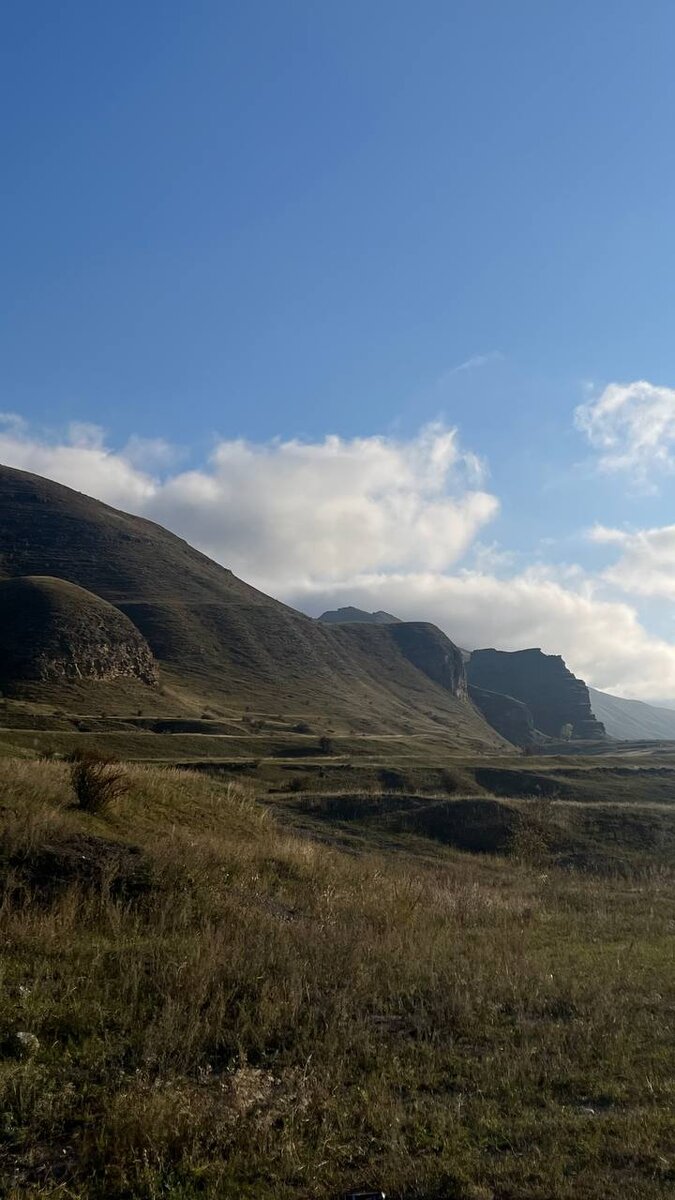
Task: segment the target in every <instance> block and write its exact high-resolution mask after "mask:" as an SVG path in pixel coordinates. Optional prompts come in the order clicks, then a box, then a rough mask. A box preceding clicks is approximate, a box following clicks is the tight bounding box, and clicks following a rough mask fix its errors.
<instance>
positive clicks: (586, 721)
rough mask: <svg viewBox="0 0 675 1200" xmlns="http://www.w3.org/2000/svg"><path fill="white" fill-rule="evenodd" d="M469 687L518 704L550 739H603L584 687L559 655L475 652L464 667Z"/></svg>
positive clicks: (537, 727) (533, 651)
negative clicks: (568, 735) (506, 698)
mask: <svg viewBox="0 0 675 1200" xmlns="http://www.w3.org/2000/svg"><path fill="white" fill-rule="evenodd" d="M467 674H468V678H469V683H470V684H471V686H472V687H476V688H481V689H484V690H486V691H490V692H498V693H499V694H501V695H503V696H512V697H514V698H515V699H516V700H520V701H521V702H522V703H523V704H525V705H526V706H527V708H528V709H529V711H530V713H531V715H532V719H533V721H534V725H535V728H536V729H538V730H540V731H541V732H542V733H545V734H548V736H549V737H553V738H559V737H561V736H565V733H566V729H567V727H568V726H569V727H571V736H572V737H573V738H581V739H586V740H591V739H598V738H604V737H606V733H605V728H604V725H602V723H601V722H600V721H598V720H596V718H595V716H594V715H593V710H592V708H591V701H590V696H589V693H588V688H587V687H586V684H585V683H584V682H583V680H581V679H577V678H576V676H575V675H573V674H572V672H571V671H569V670H568V668H567V667H566V666H565V663H564V662H563V659H562V658H561V656H560V655H559V654H543V653H542V651H541V650H538V649H532V650H514V651H506V650H474V651H473V653H472V655H471V658H470V660H469V663H468V667H467Z"/></svg>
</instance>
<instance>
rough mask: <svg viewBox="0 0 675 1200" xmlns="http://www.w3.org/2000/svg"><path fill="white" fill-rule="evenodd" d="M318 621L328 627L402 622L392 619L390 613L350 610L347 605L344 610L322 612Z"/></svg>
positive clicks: (360, 609) (359, 609)
mask: <svg viewBox="0 0 675 1200" xmlns="http://www.w3.org/2000/svg"><path fill="white" fill-rule="evenodd" d="M318 620H319V621H324V622H325V623H326V624H328V625H350V624H352V622H354V621H356V622H358V623H360V624H366V625H400V624H402V622H401V621H400V620H399V618H398V617H392V615H391V613H387V612H382V611H381V610H380V612H374V613H369V612H365V611H364V609H362V608H352V606H351V605H348V606H347V607H346V608H335V609H332V610H330V609H329V610H328V612H324V613H322V614H321V616H320V617H319V618H318Z"/></svg>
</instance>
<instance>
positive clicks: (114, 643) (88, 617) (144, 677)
mask: <svg viewBox="0 0 675 1200" xmlns="http://www.w3.org/2000/svg"><path fill="white" fill-rule="evenodd" d="M0 679H2V682H3V684H4V685H5V686H6V685H8V684H9V685H11V684H13V683H30V682H49V681H52V682H54V681H59V680H66V679H69V680H104V681H105V680H114V679H137V680H140V681H141V682H142V683H146V684H154V683H156V682H157V667H156V664H155V661H154V659H153V656H152V654H151V652H150V649H149V647H148V644H147V642H146V641H145V639H144V638H143V636H142V634H141V633H140V632H139V631H138V629H136V627H135V625H133V623H132V622H131V621H130V620H129V618H128V617H126V616H125V615H124V613H121V612H120V611H119V609H117V608H115V607H114V606H113V605H112V604H108V603H107V601H105V600H101V598H100V597H99V596H95V595H93V594H92V593H91V592H88V591H86V590H85V589H84V588H81V587H77V585H76V584H74V583H66V582H65V581H64V580H63V579H52V578H50V577H48V576H21V577H19V578H17V579H5V580H2V581H1V582H0Z"/></svg>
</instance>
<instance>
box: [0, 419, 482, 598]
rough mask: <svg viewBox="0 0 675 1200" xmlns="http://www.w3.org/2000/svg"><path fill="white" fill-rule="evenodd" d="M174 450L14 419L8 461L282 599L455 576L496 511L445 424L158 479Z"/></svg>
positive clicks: (239, 445) (237, 455)
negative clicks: (383, 577)
mask: <svg viewBox="0 0 675 1200" xmlns="http://www.w3.org/2000/svg"><path fill="white" fill-rule="evenodd" d="M168 451H169V448H168V447H166V445H165V443H163V442H159V443H156V442H150V443H148V442H145V443H144V442H142V441H139V439H131V440H130V442H129V443H128V444H127V446H126V447H125V448H124V449H122V450H121V451H117V452H114V451H112V450H110V449H108V448H107V447H106V445H105V440H104V436H103V434H102V432H101V430H99V429H96V428H94V427H89V426H87V427H83V426H77V427H71V429H70V430H69V431H68V435H67V437H65V438H64V439H60V440H58V439H57V440H53V439H52V440H50V439H47V438H38V437H35V436H32V435H31V434H30V432H29V431H28V430H27V429H26V428H25V427H23V426H21V425H17V424H16V423H14V424H12V423H10V424H9V425H8V426H7V427H6V428H5V430H4V431H2V432H0V459H1V460H2V461H3V462H5V463H8V464H9V465H11V466H16V467H21V468H23V469H25V470H28V471H34V472H36V473H38V474H41V475H47V476H48V477H49V478H51V479H56V480H58V481H59V482H60V483H66V484H68V485H70V486H71V487H75V488H78V489H80V490H81V491H84V492H87V493H89V494H90V495H92V496H96V497H97V498H99V499H101V500H105V501H106V502H108V503H110V504H115V505H119V506H120V507H123V508H124V507H126V508H127V509H131V510H132V511H134V512H138V513H142V514H143V515H144V516H149V517H152V518H153V519H155V520H157V521H160V522H162V523H163V524H166V525H168V526H169V527H170V528H171V529H173V530H175V531H176V532H178V533H180V534H182V536H183V537H186V538H188V540H190V541H191V542H193V543H194V544H195V545H197V546H199V548H200V549H202V550H204V551H205V552H206V553H208V554H211V555H212V556H213V557H214V558H217V559H218V560H219V561H220V562H224V563H226V564H227V565H228V566H230V567H231V568H232V569H233V570H234V571H236V572H237V573H238V574H242V575H244V576H245V577H247V578H248V579H252V580H253V581H255V582H257V583H259V584H260V585H261V586H268V587H270V588H272V589H274V588H276V589H277V590H278V589H279V588H281V587H283V586H286V585H288V584H291V583H294V582H296V581H297V580H298V578H308V579H319V580H320V579H325V580H332V579H342V578H345V577H348V576H350V575H353V574H354V573H358V572H359V571H363V570H389V569H396V568H400V567H406V568H408V569H410V568H416V569H423V570H424V569H428V570H435V571H443V570H445V569H447V568H448V567H449V566H450V565H451V564H453V563H454V562H456V561H457V560H458V559H459V558H461V556H462V555H463V554H464V553H465V551H466V550H467V548H468V547H469V546H470V544H471V542H472V541H473V539H474V538H475V537H476V535H477V534H478V532H479V531H480V530H481V529H482V527H483V526H484V525H485V524H486V523H488V522H489V521H490V520H491V519H492V518H493V517H494V516H495V514H496V512H497V509H498V502H497V499H496V497H495V496H493V495H492V494H491V493H490V492H488V491H486V490H485V488H484V486H483V481H484V477H485V467H484V465H483V464H482V462H481V460H480V459H479V458H478V457H477V456H476V455H475V454H472V453H471V452H470V451H465V450H463V449H462V447H461V446H460V443H459V439H458V436H457V431H456V430H454V429H448V428H445V427H443V426H442V425H440V424H432V425H428V426H426V427H425V428H424V429H422V430H421V432H420V433H419V434H418V435H417V436H416V437H413V438H411V439H409V440H407V441H406V440H402V439H394V438H385V437H365V438H351V439H344V438H339V437H326V438H325V439H324V440H323V441H321V442H316V443H307V442H300V441H296V440H293V441H275V442H271V443H268V444H262V445H259V444H252V443H249V442H245V441H241V440H235V441H221V442H219V443H218V444H217V445H216V446H215V448H214V450H213V452H212V454H211V457H210V459H209V461H208V463H207V464H206V465H205V466H204V467H203V468H201V469H199V470H193V471H183V472H178V473H174V474H171V473H169V474H166V473H165V474H163V475H161V474H151V473H150V472H151V470H154V471H155V472H157V469H158V465H161V462H162V460H163V459H164V460H166V456H167V453H168ZM141 463H144V464H145V469H143V467H142V466H141V465H140V464H141Z"/></svg>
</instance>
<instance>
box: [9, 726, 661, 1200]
mask: <svg viewBox="0 0 675 1200" xmlns="http://www.w3.org/2000/svg"><path fill="white" fill-rule="evenodd" d="M26 752H27V748H26ZM124 770H125V773H126V778H127V782H128V792H127V794H126V795H124V796H122V797H120V798H119V799H118V800H117V801H115V802H114V803H113V804H112V805H111V806H110V807H109V808H108V809H107V810H105V811H104V812H102V813H99V814H97V815H95V814H92V813H87V812H83V811H81V809H79V808H78V807H77V806H76V804H75V796H74V793H73V791H72V788H71V783H70V767H69V765H68V764H67V763H65V762H61V761H45V760H44V759H40V758H34V759H30V758H24V759H19V758H15V757H6V758H4V759H2V760H0V828H1V839H0V847H1V850H0V884H1V896H0V936H1V937H2V946H3V956H2V989H1V991H0V1039H1V1047H0V1049H1V1054H0V1190H1V1191H2V1194H3V1195H6V1196H8V1197H9V1198H10V1200H19V1198H22V1200H23V1198H24V1197H34V1198H38V1197H39V1198H40V1200H47V1198H49V1200H55V1198H56V1197H58V1198H59V1200H84V1198H85V1197H87V1198H89V1197H91V1198H99V1197H101V1198H103V1197H118V1198H120V1200H122V1198H127V1200H159V1198H160V1197H161V1198H168V1200H197V1198H202V1197H203V1198H205V1200H210V1198H213V1200H215V1198H216V1197H218V1198H232V1200H235V1198H240V1197H241V1198H246V1197H249V1198H251V1200H253V1198H256V1200H273V1198H274V1200H284V1198H286V1197H288V1198H290V1197H300V1198H306V1200H309V1198H310V1197H317V1198H326V1200H328V1198H330V1197H337V1196H339V1195H341V1194H343V1193H344V1192H345V1191H346V1190H347V1188H348V1187H352V1186H354V1187H357V1186H369V1187H379V1188H382V1189H383V1190H384V1191H385V1192H386V1193H387V1196H388V1197H396V1198H399V1200H413V1198H416V1200H442V1198H445V1200H491V1198H492V1200H657V1198H665V1197H666V1196H670V1195H672V1191H673V1187H674V1185H675V1163H674V1161H673V1157H672V1150H673V1141H674V1139H673V1130H674V1124H673V1101H674V1099H675V1093H674V1090H673V1089H674V1084H673V1080H674V1077H675V1069H674V1068H675V1054H674V1049H673V1038H672V1022H673V1015H674V1013H675V977H674V972H673V957H672V947H673V941H672V939H673V932H674V931H675V879H674V876H673V872H672V867H669V865H668V854H663V853H661V852H660V851H659V847H661V848H663V847H664V846H665V845H666V841H665V840H664V839H667V836H669V834H668V830H667V829H666V824H665V818H664V812H665V811H666V808H667V805H666V801H665V796H664V794H661V793H659V794H658V795H657V796H656V801H655V808H654V813H655V816H654V817H653V820H654V821H656V822H657V826H656V827H655V826H654V825H653V821H652V817H649V819H647V818H644V819H643V821H642V824H640V822H639V821H637V823H636V821H633V823H632V824H631V822H630V821H628V824H627V825H626V826H623V825H622V826H621V827H619V826H618V825H617V824H616V822H614V823H612V822H611V821H610V823H609V825H602V836H603V837H605V838H610V839H611V838H617V837H618V838H619V839H620V838H621V837H622V836H623V837H628V838H629V839H630V838H633V839H634V840H635V845H634V846H633V847H632V850H631V853H627V854H626V855H624V856H623V858H622V862H623V864H624V866H623V869H622V870H618V869H616V866H617V859H616V856H615V855H613V854H610V855H609V858H608V860H607V861H606V862H605V863H603V864H599V863H598V862H597V861H596V860H595V859H592V861H589V860H588V858H587V856H586V858H585V859H584V869H583V870H580V869H577V868H576V867H575V866H574V863H573V862H572V863H571V864H570V862H568V863H567V865H566V866H564V867H563V866H561V865H560V862H559V861H558V858H557V857H556V855H555V854H554V853H553V850H552V842H550V840H549V839H548V838H547V837H546V836H543V835H542V828H544V829H548V828H549V826H548V825H546V822H547V821H549V819H550V811H549V810H548V809H547V808H546V804H545V802H542V803H541V804H539V809H538V810H537V820H536V821H535V822H534V823H532V822H529V823H528V821H526V820H523V821H522V822H521V823H520V824H519V823H518V820H517V815H518V812H519V811H520V810H519V808H518V802H517V801H513V802H511V803H510V804H509V805H507V808H508V812H509V813H510V814H511V816H510V819H511V820H516V824H515V825H511V826H509V828H508V829H507V835H508V836H507V837H506V840H505V841H504V842H503V844H500V845H498V846H492V847H491V849H492V852H491V853H489V854H488V853H469V852H467V851H462V850H460V849H458V848H457V847H456V846H450V845H448V844H447V841H448V839H447V838H445V835H444V833H443V831H444V830H447V829H449V828H453V826H452V825H451V824H450V825H448V820H449V817H451V816H452V811H455V810H452V811H451V810H450V809H449V808H448V805H451V804H452V803H453V801H452V800H448V799H447V797H446V798H445V799H442V798H439V797H436V798H435V799H434V798H433V797H427V798H426V799H427V803H426V805H425V804H421V803H417V804H415V803H413V804H409V805H407V804H406V803H405V802H404V800H403V799H402V797H401V794H400V792H399V795H398V800H396V801H395V803H393V804H388V803H385V802H384V801H382V800H381V798H380V799H378V798H377V797H376V798H375V800H373V797H372V796H371V797H370V801H369V800H368V797H367V796H366V797H365V798H364V797H361V799H360V801H359V802H355V803H352V804H351V805H350V804H346V803H345V796H344V794H343V795H342V797H338V799H337V802H335V801H331V800H330V798H326V797H323V798H321V797H318V798H316V797H315V798H312V797H311V796H309V795H306V796H303V794H302V792H301V790H300V786H298V787H295V788H292V789H291V790H290V791H288V792H287V794H286V795H284V793H283V792H282V793H280V792H279V791H278V789H277V790H276V791H274V790H273V791H272V793H268V791H267V788H264V789H262V791H263V792H264V796H263V798H264V799H265V803H261V802H260V801H259V800H258V799H257V798H256V794H255V791H254V790H253V788H252V787H251V786H250V785H242V784H236V783H232V782H227V781H226V780H224V779H221V778H217V777H211V776H208V775H206V774H202V775H200V774H197V773H195V772H193V771H181V770H175V769H170V768H166V767H148V766H142V765H138V764H137V765H129V766H127V767H126V768H124ZM459 773H460V775H461V771H460V772H459ZM603 778H605V777H603ZM654 778H655V780H656V781H657V784H658V781H659V780H661V777H660V776H658V775H657V776H655V777H654ZM612 779H613V783H612V781H611V780H610V783H609V784H608V783H607V779H606V778H605V785H606V786H607V787H612V788H615V786H617V785H618V786H619V789H620V794H619V796H618V802H619V803H621V804H624V805H625V804H626V803H627V802H628V794H629V788H630V784H631V780H630V777H628V778H625V777H624V776H623V775H616V776H613V777H612ZM390 782H391V781H390ZM502 783H504V781H503V780H502ZM658 785H659V786H661V787H662V788H663V786H664V785H663V783H662V781H661V783H660V784H658ZM504 786H506V785H504ZM608 796H609V793H606V794H604V795H603V796H602V799H603V800H604V801H607V800H608ZM357 800H358V798H357ZM417 800H419V797H417ZM371 802H372V803H371ZM490 803H491V804H496V803H497V802H496V801H486V804H490ZM438 804H443V805H445V808H443V809H442V810H440V809H437V806H438ZM369 805H370V807H369ZM573 807H574V806H573V805H572V804H571V803H568V804H567V807H566V808H565V809H564V811H563V808H562V807H561V808H560V810H559V811H560V813H563V816H561V817H560V818H558V816H555V819H554V822H553V824H554V825H555V829H556V831H557V832H556V837H558V838H561V837H562V836H563V834H562V833H561V832H560V830H561V829H562V830H563V832H564V836H565V837H566V838H568V839H569V838H579V837H581V838H582V841H583V846H582V849H583V847H584V846H586V843H587V841H588V839H590V840H591V841H593V830H592V829H591V828H590V826H588V825H584V826H583V828H582V827H581V826H579V825H577V824H575V823H574V820H572V818H569V820H568V817H567V815H565V814H567V813H568V812H571V811H572V809H573ZM429 808H434V810H435V811H434V813H433V814H432V817H430V816H429V812H428V810H429ZM480 811H481V812H482V811H483V810H482V809H481V810H480ZM485 811H486V812H487V813H489V814H492V817H494V816H495V814H496V815H497V816H499V819H500V822H501V823H500V824H499V829H500V830H502V828H503V822H502V820H501V816H500V814H501V809H499V806H498V807H497V809H491V808H489V807H486V808H485ZM574 811H576V809H575V810H574ZM598 811H599V810H598ZM439 812H440V814H441V818H442V820H441V818H439V815H438V814H439ZM467 812H469V810H467ZM425 813H426V816H425V815H424V814H425ZM514 813H515V814H516V817H515V818H514V816H513V814H514ZM448 814H449V815H448ZM470 814H473V816H472V818H471V819H472V820H473V819H474V817H475V812H474V810H473V809H471V810H470ZM394 818H395V819H394ZM439 820H440V824H439ZM603 820H604V818H603ZM636 820H637V819H636ZM569 821H571V822H572V823H571V824H570V823H569ZM645 821H646V822H647V824H645ZM542 822H544V825H542ZM561 822H562V824H561ZM650 822H651V823H650ZM671 824H672V822H671ZM598 828H600V826H598ZM654 828H656V834H654V832H653V830H654ZM626 829H628V833H627V834H626V833H625V830H626ZM645 829H648V830H650V831H651V832H650V833H649V836H647V834H645V832H644V831H645ZM509 830H510V832H509ZM439 831H440V832H439ZM622 831H623V832H622ZM444 838H445V840H444ZM645 839H646V840H645ZM650 839H651V840H650ZM654 839H656V840H654ZM561 844H562V843H561ZM575 844H576V843H575ZM594 844H595V842H594ZM655 847H656V850H655V852H654V853H652V851H653V850H654V848H655ZM486 848H487V847H486ZM628 848H629V849H630V847H628ZM615 849H616V847H615ZM620 849H621V848H620ZM584 853H585V851H584Z"/></svg>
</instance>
